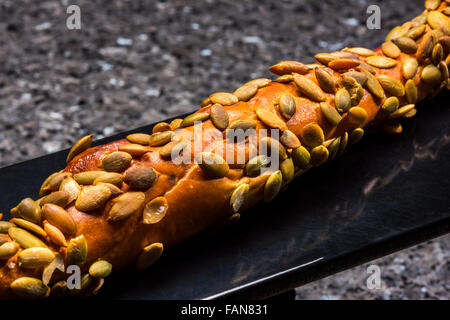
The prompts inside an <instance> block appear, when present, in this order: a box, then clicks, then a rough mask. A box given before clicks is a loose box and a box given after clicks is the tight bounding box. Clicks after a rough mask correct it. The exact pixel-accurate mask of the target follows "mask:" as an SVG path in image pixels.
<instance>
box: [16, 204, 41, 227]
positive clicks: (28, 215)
mask: <svg viewBox="0 0 450 320" xmlns="http://www.w3.org/2000/svg"><path fill="white" fill-rule="evenodd" d="M17 210H18V214H19V216H20V217H22V218H23V219H26V220H28V221H31V222H34V223H40V222H41V219H42V213H41V208H40V207H39V205H38V204H37V203H36V202H35V201H34V200H33V199H31V198H26V199H23V200H22V201H21V202H20V203H19V205H18V206H17Z"/></svg>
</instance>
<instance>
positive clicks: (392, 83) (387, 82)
mask: <svg viewBox="0 0 450 320" xmlns="http://www.w3.org/2000/svg"><path fill="white" fill-rule="evenodd" d="M377 80H378V82H379V83H380V84H381V86H382V87H383V89H384V91H386V92H387V93H388V94H390V95H393V96H397V97H403V96H404V95H405V88H404V87H403V84H402V83H401V82H400V81H398V80H397V79H395V78H392V77H390V76H387V75H384V74H382V75H379V76H378V78H377Z"/></svg>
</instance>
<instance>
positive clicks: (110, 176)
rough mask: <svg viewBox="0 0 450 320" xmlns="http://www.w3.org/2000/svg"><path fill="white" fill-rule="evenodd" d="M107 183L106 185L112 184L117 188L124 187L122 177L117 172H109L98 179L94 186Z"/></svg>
mask: <svg viewBox="0 0 450 320" xmlns="http://www.w3.org/2000/svg"><path fill="white" fill-rule="evenodd" d="M100 182H105V183H111V184H113V185H115V186H121V185H122V175H121V174H120V173H117V172H107V173H105V174H102V175H101V176H99V177H98V178H96V179H95V180H94V185H96V184H98V183H100Z"/></svg>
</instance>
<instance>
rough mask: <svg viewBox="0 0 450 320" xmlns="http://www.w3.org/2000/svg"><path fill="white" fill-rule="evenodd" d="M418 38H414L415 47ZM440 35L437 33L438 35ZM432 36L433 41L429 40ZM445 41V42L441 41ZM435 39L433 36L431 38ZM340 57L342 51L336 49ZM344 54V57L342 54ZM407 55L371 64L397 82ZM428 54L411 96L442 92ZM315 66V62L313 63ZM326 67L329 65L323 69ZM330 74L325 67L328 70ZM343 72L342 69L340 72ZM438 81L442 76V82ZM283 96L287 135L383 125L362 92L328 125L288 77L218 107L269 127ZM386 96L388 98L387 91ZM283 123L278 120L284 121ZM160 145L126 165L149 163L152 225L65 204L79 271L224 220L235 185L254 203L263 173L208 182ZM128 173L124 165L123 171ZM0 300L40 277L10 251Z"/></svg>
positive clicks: (88, 153) (81, 160) (95, 159)
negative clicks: (353, 116) (352, 110)
mask: <svg viewBox="0 0 450 320" xmlns="http://www.w3.org/2000/svg"><path fill="white" fill-rule="evenodd" d="M446 7H447V4H446V3H444V2H443V3H442V4H441V6H440V8H439V10H441V11H442V10H443V9H444V8H446ZM430 32H432V29H431V28H430V26H429V25H426V31H425V33H424V34H428V33H430ZM423 38H424V36H422V37H420V38H418V39H417V43H418V44H419V45H420V43H421V41H422V39H423ZM444 38H445V36H444ZM436 40H437V39H436ZM444 40H445V41H447V43H448V39H444ZM436 43H437V41H436ZM375 52H376V54H377V55H383V53H382V51H381V49H380V48H378V49H376V50H375ZM340 54H342V52H340ZM448 54H449V48H448V47H445V46H444V56H443V59H445V57H447V56H448ZM345 55H346V56H350V55H351V53H349V52H348V51H347V52H346V53H345ZM411 56H414V54H413V55H408V54H405V53H401V54H400V56H399V57H398V58H396V60H397V62H398V63H397V65H396V66H395V67H393V68H388V69H379V68H375V67H374V70H375V71H376V76H378V75H382V74H384V75H389V76H390V77H393V78H395V79H397V80H400V81H401V82H402V83H403V84H405V82H406V81H405V79H403V78H402V74H401V67H402V65H403V62H404V61H405V59H408V58H410V57H411ZM354 58H357V59H359V60H360V61H366V58H367V57H365V56H360V55H354ZM429 63H430V62H429V58H428V59H427V60H426V61H424V62H422V63H421V64H420V66H419V70H418V72H417V73H416V75H415V77H414V78H413V80H414V83H415V84H416V86H417V89H418V93H419V95H418V100H423V99H424V98H426V97H427V96H430V95H431V94H434V93H435V92H436V91H437V90H439V89H442V85H441V86H440V84H438V85H428V84H425V83H424V82H423V81H421V76H420V74H421V70H422V69H423V67H424V66H425V65H427V64H429ZM315 65H316V66H322V67H323V65H322V64H320V63H316V64H315ZM315 65H309V66H307V67H308V69H309V71H308V73H307V74H304V75H305V76H306V77H307V78H309V79H310V80H312V81H313V82H315V83H317V80H316V77H315V74H314V66H315ZM359 68H360V67H356V68H352V69H351V70H359ZM327 70H329V71H330V70H331V69H329V68H328V69H327ZM331 71H332V70H331ZM345 71H349V70H345ZM332 72H333V77H334V78H335V79H336V80H338V79H342V77H343V76H342V72H337V71H332ZM443 81H444V85H445V82H446V81H448V79H443ZM283 93H289V94H290V95H292V96H293V97H294V98H295V101H296V108H297V110H296V112H295V114H294V115H293V116H292V117H291V118H290V119H289V120H288V121H286V124H287V127H288V129H289V130H290V131H292V132H293V133H294V134H295V135H297V136H299V137H300V136H301V133H302V129H303V128H304V127H305V126H306V125H308V124H310V123H317V124H318V125H319V126H320V127H321V128H322V129H323V131H324V134H325V141H328V142H329V141H331V140H332V139H333V138H336V137H340V136H342V135H343V134H345V133H346V132H348V133H349V132H351V131H352V130H353V129H354V128H356V127H367V126H375V125H379V124H380V123H382V122H384V121H386V120H387V118H388V114H387V113H385V112H382V111H381V110H380V108H381V105H382V103H383V102H384V99H377V98H375V97H374V96H373V95H372V94H371V93H370V92H368V91H367V90H366V89H364V95H363V97H362V98H361V100H360V102H359V104H358V106H359V107H362V108H363V109H364V110H365V111H366V112H367V119H366V121H364V123H363V124H362V125H360V126H355V125H353V124H351V123H350V122H349V120H348V114H347V113H344V114H342V116H343V119H342V121H340V123H339V124H338V125H337V126H336V127H335V126H332V125H331V124H330V123H329V122H328V121H327V119H325V117H324V116H323V114H322V112H321V110H320V107H319V103H318V102H313V101H311V100H310V99H308V98H305V97H304V96H303V95H302V94H300V93H299V90H298V88H297V85H296V84H295V83H294V82H293V81H290V82H286V83H280V82H275V81H272V82H270V83H268V84H267V85H266V86H263V87H261V88H259V89H258V91H257V93H256V95H255V96H253V97H252V98H251V99H250V100H249V101H248V102H244V101H239V102H238V103H235V104H232V105H229V106H224V108H225V110H226V111H227V114H228V117H229V122H230V123H232V122H233V121H235V120H250V119H251V120H254V121H256V123H257V129H260V128H266V129H270V128H269V127H267V126H266V125H264V123H263V122H262V121H260V120H259V119H258V116H257V115H256V109H257V108H263V109H266V110H268V111H270V112H272V113H274V114H276V115H278V117H279V118H280V119H284V118H283V117H282V116H281V115H280V113H279V110H278V102H279V99H280V96H281V95H282V94H283ZM334 96H335V95H334V93H333V94H330V93H326V97H327V102H329V103H330V104H332V105H334ZM387 96H388V95H387ZM399 100H400V105H405V104H406V101H405V98H404V97H399ZM211 105H212V104H211V103H208V101H207V102H206V103H205V106H204V107H203V108H201V109H200V110H199V111H198V112H204V113H209V112H210V108H211ZM284 120H285V119H284ZM202 124H203V126H202V130H203V132H206V131H207V130H213V131H217V132H218V133H219V134H220V135H224V133H223V132H221V131H219V130H217V129H216V127H215V126H214V124H213V123H212V122H211V120H207V121H204V122H203V123H202ZM193 131H194V127H193V126H189V127H186V128H183V129H178V130H176V131H175V138H177V137H179V136H188V135H189V134H190V133H193ZM129 143H130V142H129V141H127V140H120V141H116V142H112V143H109V144H106V145H102V146H99V147H94V148H90V149H87V150H85V151H84V152H82V153H81V154H79V155H77V156H75V157H74V158H73V160H71V161H70V163H69V164H68V165H67V167H66V168H65V169H64V171H65V172H70V173H71V174H76V173H79V172H84V171H90V170H102V169H101V168H100V166H101V163H102V159H103V158H104V157H105V156H106V155H108V154H110V153H112V152H114V151H117V150H118V148H119V147H120V146H121V145H125V144H129ZM215 143H216V142H214V141H213V140H206V141H203V144H202V145H203V150H206V149H208V148H211V147H212V146H213V145H214V144H215ZM161 148H162V147H149V151H148V152H147V153H145V154H144V155H142V156H139V157H134V158H133V160H132V162H131V166H130V167H131V168H133V167H135V166H138V165H140V166H148V167H151V168H153V169H154V170H155V171H156V172H157V175H158V178H157V180H156V182H155V183H154V185H153V186H152V187H150V188H149V189H148V190H145V191H144V192H145V203H148V202H149V201H151V200H152V199H154V198H156V197H159V196H164V197H165V198H166V199H167V203H168V209H167V212H166V215H165V217H164V218H163V219H162V220H161V221H160V222H158V223H155V224H143V223H142V208H141V209H140V210H138V211H137V212H135V213H134V214H132V215H131V216H130V217H128V218H127V219H125V220H122V221H119V222H113V223H112V222H110V221H107V219H106V218H107V215H108V211H109V210H110V208H111V200H110V201H109V202H108V203H107V204H106V205H105V206H103V207H101V208H100V209H98V210H95V211H91V212H89V213H85V212H81V211H79V210H77V209H76V208H75V206H74V205H73V204H72V205H69V206H67V207H66V210H67V211H68V213H69V214H70V215H71V216H72V218H73V219H74V221H75V222H76V225H77V234H76V236H79V235H84V237H85V238H86V240H87V244H88V255H87V258H86V261H85V263H84V264H83V265H82V270H83V271H84V272H86V271H87V269H88V268H89V266H90V265H91V264H92V263H93V262H95V261H97V260H99V259H101V260H106V261H108V262H110V263H111V264H112V265H113V269H114V270H117V269H119V268H121V267H123V266H125V265H129V264H132V263H134V262H135V261H136V259H137V257H138V256H139V254H140V253H141V251H142V249H143V248H144V247H146V246H148V245H150V244H153V243H162V244H163V245H164V248H165V249H166V248H168V247H171V246H173V245H176V244H177V243H179V242H182V241H184V240H186V239H188V238H190V237H191V236H193V235H194V234H197V233H199V232H201V231H204V230H206V229H208V228H210V227H212V226H214V225H217V224H220V223H221V222H223V221H225V220H226V219H228V218H229V217H230V216H231V215H233V213H234V212H233V210H232V209H231V207H230V197H231V194H232V192H233V191H234V190H235V189H236V188H237V187H238V186H240V185H241V184H242V183H247V184H249V186H250V192H249V195H248V197H247V198H246V201H245V203H244V207H242V208H241V209H240V212H241V211H244V210H245V209H246V208H248V207H251V206H252V205H254V204H255V203H257V202H258V201H261V200H262V199H263V194H264V186H265V183H266V180H267V179H268V177H269V175H268V174H263V175H260V176H257V177H248V176H246V175H245V171H244V170H243V166H242V165H230V171H229V173H228V174H227V175H226V176H225V177H223V178H218V179H212V178H211V177H210V176H208V175H207V174H206V173H205V172H204V171H203V170H202V169H201V168H200V167H199V166H198V165H197V164H195V163H190V164H174V163H173V162H171V161H170V160H165V159H163V158H162V157H161V156H160V154H159V150H160V149H161ZM128 170H129V169H128ZM304 171H305V170H302V169H299V168H297V169H296V172H295V175H296V176H298V175H300V174H301V173H302V172H304ZM121 190H122V191H123V192H124V193H125V192H127V191H130V190H131V188H130V187H129V186H128V185H127V184H126V183H123V184H122V186H121ZM49 246H50V247H51V248H52V249H53V251H55V252H58V251H59V252H60V253H61V254H62V255H63V256H65V255H66V248H64V247H58V246H55V245H49ZM0 263H1V264H0V275H1V277H0V297H1V298H11V297H14V294H13V293H12V291H11V289H10V284H11V283H12V282H13V281H14V280H15V279H17V278H19V277H23V276H30V277H36V278H39V279H40V278H41V277H42V268H40V269H23V268H19V267H18V266H17V264H16V263H17V255H16V256H14V257H12V258H10V259H9V260H4V261H0Z"/></svg>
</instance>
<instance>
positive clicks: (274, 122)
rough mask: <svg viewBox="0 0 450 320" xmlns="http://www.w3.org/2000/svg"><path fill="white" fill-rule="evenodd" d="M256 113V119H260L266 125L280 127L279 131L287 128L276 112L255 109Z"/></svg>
mask: <svg viewBox="0 0 450 320" xmlns="http://www.w3.org/2000/svg"><path fill="white" fill-rule="evenodd" d="M256 115H257V116H258V119H259V120H261V121H262V122H263V123H264V124H265V125H266V126H268V127H270V128H275V129H280V130H281V131H284V130H287V125H286V123H285V122H284V121H283V120H281V119H280V118H279V117H278V116H277V115H276V114H274V113H272V112H270V111H268V110H266V109H263V108H258V109H256Z"/></svg>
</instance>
